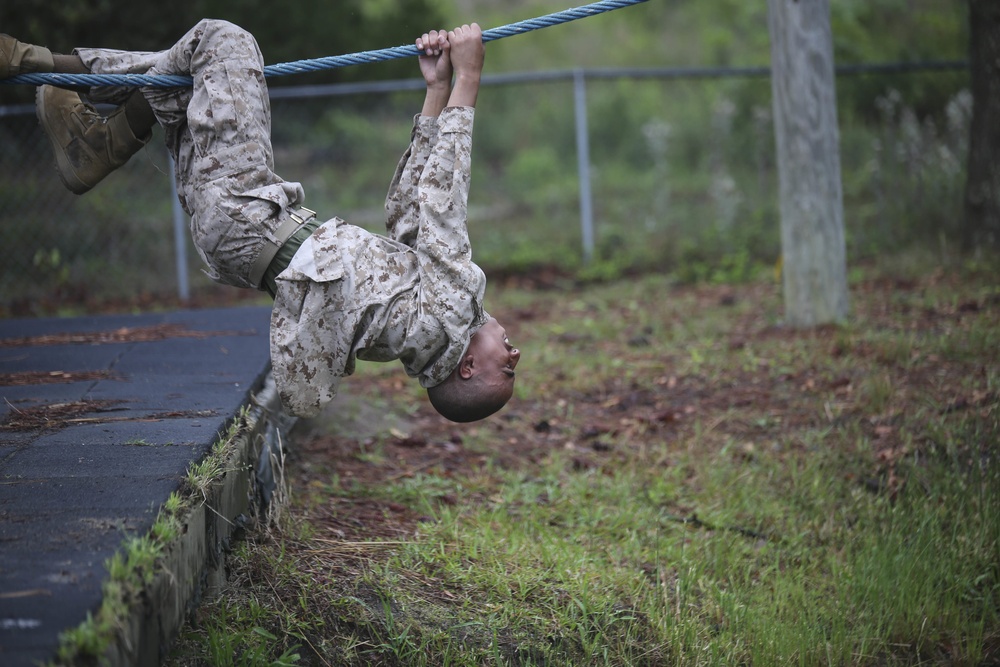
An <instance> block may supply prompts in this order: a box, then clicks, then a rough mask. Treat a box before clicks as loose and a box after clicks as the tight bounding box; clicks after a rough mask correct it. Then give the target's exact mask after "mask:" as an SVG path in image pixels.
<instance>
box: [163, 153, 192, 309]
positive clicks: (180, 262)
mask: <svg viewBox="0 0 1000 667" xmlns="http://www.w3.org/2000/svg"><path fill="white" fill-rule="evenodd" d="M167 159H168V160H169V164H170V197H171V199H172V205H173V207H172V211H173V226H174V259H175V266H176V271H177V298H179V299H180V300H181V302H182V303H187V301H188V299H189V298H190V297H191V289H190V287H189V286H188V273H187V265H188V261H187V230H186V229H185V228H184V227H185V225H184V222H185V220H184V218H185V216H184V211H183V210H181V202H180V199H178V197H177V171H176V170H175V169H174V158H173V156H168V158H167Z"/></svg>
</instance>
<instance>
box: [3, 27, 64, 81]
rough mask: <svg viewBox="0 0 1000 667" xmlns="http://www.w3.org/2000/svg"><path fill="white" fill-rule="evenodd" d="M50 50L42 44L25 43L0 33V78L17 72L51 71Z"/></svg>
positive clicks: (15, 74)
mask: <svg viewBox="0 0 1000 667" xmlns="http://www.w3.org/2000/svg"><path fill="white" fill-rule="evenodd" d="M53 67H54V65H53V63H52V52H51V51H49V50H48V49H47V48H45V47H44V46H35V45H34V44H25V43H23V42H19V41H17V40H16V39H14V38H13V37H11V36H10V35H0V79H6V78H7V77H9V76H17V75H18V74H34V73H35V72H51V71H52V68H53Z"/></svg>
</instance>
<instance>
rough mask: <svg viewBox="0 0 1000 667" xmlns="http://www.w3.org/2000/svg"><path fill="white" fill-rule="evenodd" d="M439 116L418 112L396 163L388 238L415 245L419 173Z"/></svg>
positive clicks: (389, 199)
mask: <svg viewBox="0 0 1000 667" xmlns="http://www.w3.org/2000/svg"><path fill="white" fill-rule="evenodd" d="M437 130H438V119H437V118H436V117H433V116H420V115H417V116H415V117H414V119H413V128H412V129H411V130H410V145H409V147H408V148H407V149H406V152H405V153H403V157H402V158H400V160H399V164H397V165H396V172H395V173H394V174H393V176H392V181H391V182H390V183H389V192H388V194H386V197H385V231H386V234H388V236H389V238H391V239H394V240H396V241H399V242H400V243H404V244H406V245H408V246H410V247H413V246H414V245H415V244H416V242H417V231H418V230H419V228H420V212H419V209H418V207H417V194H418V192H419V187H420V176H421V174H422V173H423V171H424V165H425V164H426V163H427V157H428V156H429V155H430V152H431V148H432V147H433V145H434V140H435V139H436V138H437Z"/></svg>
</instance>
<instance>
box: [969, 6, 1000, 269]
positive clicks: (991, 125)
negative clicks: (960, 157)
mask: <svg viewBox="0 0 1000 667" xmlns="http://www.w3.org/2000/svg"><path fill="white" fill-rule="evenodd" d="M969 22H970V27H969V32H970V36H971V39H970V42H971V44H970V49H969V51H970V54H969V60H970V63H971V71H970V74H971V78H972V127H971V128H970V133H971V136H970V140H969V169H968V172H967V176H966V178H967V179H968V180H967V181H966V184H965V220H964V225H963V235H962V236H963V239H962V241H963V243H964V245H965V246H966V248H967V249H969V250H971V249H974V248H977V247H979V246H981V245H988V246H992V247H993V248H1000V163H998V161H997V157H998V156H1000V2H997V0H969Z"/></svg>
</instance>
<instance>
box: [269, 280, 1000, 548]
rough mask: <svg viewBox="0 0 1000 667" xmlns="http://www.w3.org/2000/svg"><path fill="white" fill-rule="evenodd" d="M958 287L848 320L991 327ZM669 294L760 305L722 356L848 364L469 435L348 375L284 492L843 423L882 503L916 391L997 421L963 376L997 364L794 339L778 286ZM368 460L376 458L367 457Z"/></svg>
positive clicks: (514, 414) (555, 408)
mask: <svg viewBox="0 0 1000 667" xmlns="http://www.w3.org/2000/svg"><path fill="white" fill-rule="evenodd" d="M949 281H950V282H953V283H954V284H955V287H956V294H959V295H960V296H959V298H957V299H956V300H954V301H953V302H950V303H938V304H936V305H933V306H930V305H928V306H924V305H918V304H922V303H924V301H925V300H924V295H925V294H926V293H927V291H928V289H930V288H936V287H939V286H940V285H941V283H942V282H946V283H947V282H949ZM960 282H961V279H960V278H958V277H955V276H945V275H943V274H935V275H931V276H928V277H926V278H925V279H924V280H922V281H899V280H881V281H873V282H870V283H866V284H863V285H861V286H859V287H857V288H856V289H855V290H854V293H853V294H852V311H853V312H852V318H854V319H855V320H857V321H859V322H864V329H865V330H867V331H879V330H885V331H897V332H898V331H908V332H912V333H913V334H915V335H921V334H936V333H940V332H942V331H947V330H950V329H955V328H962V327H966V326H968V325H970V323H971V322H972V321H974V320H975V319H976V318H980V317H985V318H989V319H991V320H992V321H996V320H997V318H998V313H1000V295H997V294H995V293H993V294H992V295H991V296H990V295H987V296H985V297H983V296H968V295H967V293H966V295H965V296H961V294H962V292H963V290H962V289H961V287H960V285H959V283H960ZM674 296H675V297H681V296H683V297H685V298H693V299H694V303H695V304H696V306H695V307H696V309H697V310H699V311H707V310H709V309H720V308H721V309H723V310H724V311H725V310H726V309H733V308H735V307H736V306H737V305H738V304H740V303H755V304H756V303H760V304H765V306H764V307H762V308H761V309H759V310H754V309H749V310H748V309H742V310H741V311H740V314H736V313H734V315H733V317H732V319H731V321H729V322H728V324H727V326H728V328H727V329H726V330H725V331H723V332H720V334H721V338H720V339H719V341H718V345H717V346H718V347H719V348H721V351H722V353H734V354H735V353H738V352H739V351H740V350H742V349H744V348H746V347H748V346H752V347H754V348H760V347H764V346H766V345H774V344H777V345H779V346H780V345H781V344H782V343H783V342H785V341H788V342H790V341H793V340H797V339H802V338H806V339H808V341H809V344H810V346H812V347H813V348H814V349H817V350H819V351H820V352H821V353H823V354H825V355H827V356H826V358H829V359H831V360H838V359H842V358H844V357H845V355H849V358H850V359H851V363H849V364H847V365H846V366H842V365H838V366H839V370H837V371H834V372H831V371H830V369H827V368H822V367H813V368H799V369H797V370H792V371H789V372H787V373H780V372H776V371H775V368H774V367H773V366H771V365H768V364H766V363H762V364H761V365H758V366H756V367H753V368H747V367H740V366H736V365H733V366H732V367H730V368H727V369H726V371H725V373H724V375H723V376H722V377H715V378H708V377H703V376H700V375H698V374H687V375H684V374H681V375H675V374H671V373H666V374H656V373H653V374H650V375H649V376H648V377H638V378H635V379H633V380H632V381H631V382H629V383H620V384H616V385H609V386H604V387H601V388H599V389H593V390H590V391H587V392H583V393H581V392H577V391H571V392H565V391H564V390H561V389H558V388H557V389H555V390H553V394H552V395H544V394H543V395H538V396H535V397H534V398H532V399H530V400H517V399H515V400H514V401H512V403H511V404H509V405H508V407H507V408H505V409H504V411H503V412H501V413H500V414H499V416H496V417H493V418H491V419H489V420H487V421H486V422H482V423H480V424H479V425H477V426H473V427H472V428H471V429H470V428H469V427H467V426H456V425H453V424H449V423H448V422H446V421H444V420H442V419H441V418H439V417H438V416H437V415H436V414H435V413H434V412H433V410H432V409H431V408H430V407H429V405H427V404H426V402H420V403H419V404H418V405H417V406H416V408H415V409H413V410H412V413H410V414H407V415H405V417H399V416H398V415H399V414H401V413H399V412H395V411H392V412H386V410H385V405H384V402H383V399H384V397H387V396H398V395H405V392H404V391H403V389H404V387H403V384H404V383H407V382H412V381H411V380H408V379H407V378H405V376H403V375H402V373H399V374H393V375H378V376H364V375H360V376H355V377H352V378H349V379H347V380H345V382H344V384H343V385H342V387H343V389H342V395H341V396H340V397H339V398H338V399H337V401H338V402H337V404H335V405H334V407H333V409H332V410H331V414H333V415H336V416H335V417H328V418H327V420H333V421H323V420H320V421H318V422H313V423H306V424H303V425H302V427H301V428H300V437H298V438H297V440H296V443H295V448H294V451H293V452H292V453H291V456H290V461H289V468H288V474H289V476H290V479H291V480H292V482H293V488H294V489H297V490H298V491H297V492H298V493H302V492H303V491H304V490H308V489H310V488H316V487H319V486H321V485H323V484H324V483H326V482H328V481H329V479H330V476H331V475H333V474H336V475H338V476H339V478H340V480H341V483H342V484H358V485H361V486H366V485H376V484H384V483H385V482H387V481H393V480H400V479H405V478H407V477H412V476H414V475H417V474H419V473H432V472H433V473H434V474H436V475H439V476H442V477H444V478H449V477H455V478H459V479H470V478H474V477H476V476H477V475H478V474H480V473H481V472H482V471H484V470H485V469H486V468H487V466H494V467H503V468H508V469H521V470H524V471H525V474H530V470H531V468H532V467H533V466H536V465H538V464H539V463H540V462H542V461H543V460H544V459H545V458H546V456H547V454H548V453H549V452H551V451H552V450H553V449H554V448H559V449H562V450H564V451H565V452H567V453H568V454H569V457H568V460H569V461H570V464H569V465H571V466H572V467H573V468H575V469H582V468H588V469H602V470H607V471H611V470H613V469H614V467H615V465H616V463H617V462H619V461H620V460H622V458H623V457H627V456H629V455H630V453H631V452H630V451H623V450H622V449H621V445H620V444H616V443H622V442H628V443H629V445H628V447H629V449H630V450H632V449H633V448H642V447H644V446H645V445H647V444H649V445H652V444H653V443H656V442H660V443H662V442H664V441H673V442H677V443H684V442H685V441H687V440H688V439H689V438H691V437H693V435H694V433H695V429H698V432H699V433H700V434H702V436H704V435H705V434H706V433H711V434H712V435H713V436H715V440H716V441H717V442H720V443H721V442H724V441H736V442H742V443H746V444H743V445H741V447H742V449H741V451H738V452H736V453H735V455H736V456H752V455H753V451H752V449H753V447H754V445H753V444H750V443H753V442H754V441H758V442H760V441H763V440H766V438H767V429H768V428H774V426H773V425H774V424H780V428H782V429H784V430H786V431H788V430H795V429H799V428H810V427H813V426H819V425H821V424H831V423H833V424H845V423H847V422H850V423H852V424H856V425H857V427H858V428H859V429H860V430H861V431H862V433H864V435H866V436H867V437H868V439H869V440H870V442H871V443H872V448H873V450H872V452H871V456H870V458H871V461H872V463H871V467H870V470H869V474H868V475H867V476H866V477H864V478H863V479H858V480H857V482H858V483H859V484H862V485H864V486H866V487H867V488H868V489H869V490H871V491H873V492H888V493H890V494H894V493H896V492H897V491H898V490H899V489H901V488H902V486H903V485H905V483H906V481H907V480H906V479H905V478H904V477H902V476H900V474H898V473H897V466H896V464H897V462H898V461H899V460H900V459H901V457H904V456H906V455H908V454H912V453H913V452H912V448H913V447H920V446H923V445H921V444H920V442H917V443H916V444H913V443H912V442H911V443H909V444H904V442H903V441H902V438H901V437H900V432H901V429H902V427H903V424H904V422H905V421H906V419H907V413H908V411H909V412H910V413H912V412H913V411H914V410H915V409H916V408H918V407H920V406H921V405H922V403H920V402H921V401H922V400H923V399H922V398H921V388H924V389H927V388H931V387H933V388H934V391H935V392H936V394H937V395H939V396H944V397H945V400H944V404H945V407H944V408H942V409H941V411H940V412H941V414H942V415H944V416H945V417H947V415H948V414H950V413H954V414H961V413H968V412H974V411H975V412H979V413H980V414H981V415H983V416H987V417H989V416H990V415H991V414H992V417H993V419H995V418H996V414H995V411H996V409H997V402H998V400H1000V397H998V396H997V395H996V392H992V393H991V392H990V391H985V390H984V391H975V390H973V391H970V390H968V389H967V388H966V387H968V383H967V382H966V380H967V379H968V376H969V373H970V368H972V369H973V370H972V373H974V374H983V375H984V376H985V374H986V373H988V372H993V373H995V372H996V370H997V369H996V367H995V366H994V367H992V371H990V369H989V368H988V366H989V364H990V363H992V362H990V361H984V362H983V363H982V364H980V365H978V366H977V365H976V363H972V364H971V365H970V364H964V363H949V362H946V361H944V360H938V359H935V358H934V355H933V354H932V355H930V357H929V358H926V359H924V362H925V363H906V360H900V363H894V361H893V360H892V359H891V358H890V359H887V358H886V357H887V356H890V357H891V355H892V352H891V351H890V352H887V351H886V350H884V349H880V348H879V347H878V346H877V345H873V344H871V343H870V342H864V341H861V342H853V343H852V342H850V337H848V336H845V335H844V334H843V332H842V331H840V330H839V329H838V328H837V327H833V326H830V327H820V328H817V329H812V330H808V331H795V330H791V329H787V328H784V327H781V326H780V325H775V324H773V320H769V319H768V318H767V317H766V316H765V315H764V311H767V310H768V309H769V308H770V309H771V310H772V311H773V310H774V309H777V310H779V311H780V303H779V300H780V294H779V290H778V288H777V287H776V286H774V285H751V286H741V287H731V286H699V287H684V288H679V291H678V292H677V293H676V294H675V295H674ZM569 298H572V295H570V297H569ZM494 314H496V315H497V317H498V319H501V321H504V320H505V319H508V320H512V319H514V318H518V319H520V320H528V321H530V322H532V324H541V323H542V322H543V320H544V319H545V318H546V317H550V316H557V315H556V314H554V313H546V312H543V311H542V310H528V311H525V310H524V309H519V310H518V311H517V312H505V313H494ZM622 317H623V318H624V317H625V315H624V314H623V316H622ZM624 321H626V320H625V319H623V322H624ZM647 344H648V341H645V340H643V334H642V333H640V334H638V335H634V334H633V335H629V336H623V337H622V339H621V340H619V341H612V342H610V343H609V345H612V346H615V345H617V346H619V347H620V348H621V352H620V354H628V353H632V354H642V350H643V348H644V347H645V346H646V345H647ZM848 347H849V348H850V349H847V348H848ZM917 352H918V351H917V350H914V351H913V354H917ZM612 353H614V354H618V353H619V352H614V351H612ZM683 353H684V351H678V354H683ZM887 366H888V367H889V370H888V371H886V373H887V381H888V382H889V383H890V384H891V391H892V392H893V400H892V405H891V406H890V408H889V409H887V410H885V411H883V412H880V413H876V412H873V411H872V408H871V406H869V405H867V404H866V398H867V397H866V396H865V395H863V392H862V391H861V387H862V385H863V384H864V383H865V382H868V381H869V376H870V374H871V373H872V370H873V369H874V368H876V367H877V368H880V369H881V368H885V367H887ZM530 368H531V361H530V351H523V357H522V362H521V364H520V365H519V368H518V371H519V373H521V372H522V369H523V372H524V373H528V372H530V371H529V370H528V369H530ZM880 372H881V371H880ZM982 384H984V383H980V385H982ZM986 384H988V383H986ZM567 403H571V404H573V405H574V406H575V409H574V410H572V411H571V413H572V416H567V414H568V411H567V410H565V409H563V408H564V407H565V405H566V404H567ZM372 405H375V406H376V407H371V406H372ZM833 412H836V414H833ZM393 415H396V416H393ZM762 420H766V421H768V422H769V424H770V425H771V426H768V425H765V424H763V423H762ZM387 422H388V423H387ZM331 424H333V425H331ZM910 428H911V429H912V425H910ZM483 431H485V433H484V432H483ZM469 440H472V441H474V442H477V443H478V442H480V441H488V442H493V443H503V445H502V446H501V447H495V448H493V449H492V450H490V451H489V452H484V451H483V449H482V448H481V447H479V446H471V447H470V446H467V441H469ZM970 446H972V447H973V448H982V449H983V450H984V451H985V450H986V449H987V448H989V447H991V445H990V443H986V442H982V443H971V444H970ZM374 449H377V451H378V455H377V456H373V455H371V452H372V451H373V450H374ZM439 500H440V501H441V502H443V503H446V504H457V503H462V504H468V503H475V502H476V501H477V500H481V499H477V498H475V497H462V498H455V497H448V496H443V497H441V498H439ZM309 514H310V521H312V522H314V523H315V524H316V525H317V527H319V526H325V527H327V528H329V529H330V530H331V531H332V532H333V534H335V535H337V536H338V537H340V538H341V539H345V540H373V539H379V538H387V539H403V538H406V537H408V536H411V535H413V533H414V531H415V530H417V528H418V527H419V524H420V522H421V520H422V519H424V518H425V517H422V516H420V514H419V513H418V512H416V511H414V510H412V509H409V508H407V507H405V506H403V505H401V504H396V503H392V502H385V501H378V500H372V499H356V498H353V499H352V498H335V499H330V501H329V502H320V503H316V504H314V505H313V506H312V508H311V509H310V510H309Z"/></svg>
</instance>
